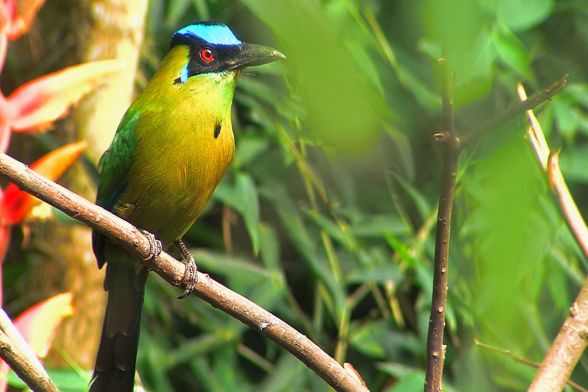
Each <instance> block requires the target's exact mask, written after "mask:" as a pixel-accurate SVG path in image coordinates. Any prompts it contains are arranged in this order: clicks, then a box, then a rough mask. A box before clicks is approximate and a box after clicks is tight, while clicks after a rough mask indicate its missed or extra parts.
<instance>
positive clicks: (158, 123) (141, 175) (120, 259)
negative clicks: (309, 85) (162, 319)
mask: <svg viewBox="0 0 588 392" xmlns="http://www.w3.org/2000/svg"><path fill="white" fill-rule="evenodd" d="M198 34H201V35H202V36H204V37H206V38H207V39H212V40H217V41H218V42H217V43H215V42H208V41H206V40H204V39H203V38H202V36H199V35H198ZM203 51H204V52H203ZM202 53H204V55H203V54H202ZM282 57H283V55H281V54H280V53H279V52H277V51H275V50H273V49H270V48H265V47H261V46H257V45H250V44H243V43H241V41H239V40H238V39H237V38H236V37H235V36H234V35H233V33H232V32H231V31H230V30H229V29H228V28H227V27H226V26H224V25H217V24H210V23H203V24H196V25H191V26H188V27H186V28H184V29H181V30H179V31H178V32H177V33H176V34H175V35H174V38H173V39H172V48H171V49H170V51H169V53H168V54H167V56H166V57H165V58H164V60H163V61H162V63H161V66H160V68H159V70H158V71H157V72H156V74H155V75H154V76H153V78H152V79H151V80H150V81H149V83H148V85H147V86H146V87H145V89H144V91H143V92H142V94H141V95H140V96H139V97H138V98H137V99H136V100H135V101H134V102H133V104H132V105H131V107H130V108H129V109H128V111H127V112H126V114H125V116H124V117H123V119H122V121H121V123H120V125H119V127H118V129H117V131H116V134H115V137H114V139H113V141H112V145H111V146H110V148H109V149H108V150H107V151H106V152H105V153H104V156H103V157H102V159H101V160H100V183H99V187H98V195H97V198H96V202H97V204H99V205H101V206H102V207H104V208H106V209H108V210H110V211H112V212H114V213H115V214H116V215H118V216H120V217H122V218H124V219H125V220H127V221H129V222H131V223H133V224H134V225H136V226H137V227H139V228H140V229H143V230H146V231H148V232H150V233H153V234H154V235H155V237H156V238H157V239H158V240H160V241H161V242H162V245H163V248H164V249H166V248H167V247H169V246H170V245H171V244H172V243H173V242H174V241H177V240H180V239H181V237H182V236H183V235H184V233H185V232H186V231H187V230H188V229H189V228H190V226H191V225H192V224H193V223H194V221H195V220H196V218H197V217H198V215H199V214H200V212H201V211H202V209H203V208H204V206H205V205H206V203H207V201H208V200H209V199H210V197H211V195H212V193H213V191H214V189H215V187H216V186H217V184H218V183H219V181H220V180H221V178H222V176H223V175H224V173H225V172H226V170H227V168H228V167H229V165H230V163H231V161H232V159H233V154H234V149H235V146H234V138H233V129H232V125H231V104H232V100H233V93H234V90H235V83H236V79H237V76H238V72H239V71H238V70H239V68H241V67H243V66H247V65H254V64H261V63H264V62H269V61H273V60H276V59H278V58H282ZM92 242H93V247H94V253H95V254H96V258H97V260H98V265H99V266H100V267H102V266H103V265H104V264H105V263H107V269H106V277H105V282H104V288H105V290H106V291H108V303H107V309H106V314H105V317H104V324H103V328H102V338H101V341H100V347H99V350H98V355H97V359H96V367H95V370H94V376H93V379H92V383H91V385H90V390H91V391H93V392H97V391H109V392H118V391H120V392H122V391H132V389H133V384H134V383H133V380H134V373H135V361H136V353H137V346H138V341H139V330H140V316H141V309H142V306H143V295H144V287H145V282H146V279H147V270H146V269H145V268H144V267H143V264H142V263H140V260H136V257H135V256H133V255H131V254H130V253H128V252H127V251H125V250H123V249H122V248H121V247H119V246H117V245H116V244H114V243H113V242H112V241H110V240H109V239H108V238H106V237H104V236H103V235H102V234H101V233H98V232H94V233H93V237H92Z"/></svg>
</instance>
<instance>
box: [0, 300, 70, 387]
mask: <svg viewBox="0 0 588 392" xmlns="http://www.w3.org/2000/svg"><path fill="white" fill-rule="evenodd" d="M0 357H1V358H2V359H3V360H4V361H6V363H8V365H9V366H10V368H11V369H12V370H13V371H14V372H15V373H16V374H17V375H18V376H19V377H20V378H21V380H23V381H24V382H25V384H27V385H28V386H29V387H30V388H31V389H32V390H33V391H40V392H58V391H59V390H58V389H57V387H56V386H55V384H53V381H51V379H50V378H49V375H48V374H47V372H46V371H45V369H44V368H43V365H41V362H40V361H39V359H38V358H37V356H36V355H35V353H34V352H33V351H32V350H31V348H30V347H29V345H28V344H27V343H26V342H25V340H24V338H23V337H22V336H21V334H20V333H19V332H18V330H17V329H16V327H15V326H14V325H13V324H12V321H10V318H9V317H8V316H7V315H6V313H5V312H4V310H2V309H0Z"/></svg>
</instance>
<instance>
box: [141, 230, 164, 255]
mask: <svg viewBox="0 0 588 392" xmlns="http://www.w3.org/2000/svg"><path fill="white" fill-rule="evenodd" d="M139 231H140V232H141V233H143V235H144V236H145V237H147V240H148V241H149V256H147V257H145V258H144V259H143V260H145V261H153V262H156V261H157V258H158V257H159V255H160V254H161V252H162V251H163V247H162V245H161V241H159V240H158V239H156V238H155V236H154V235H153V234H151V233H150V232H148V231H146V230H142V229H139Z"/></svg>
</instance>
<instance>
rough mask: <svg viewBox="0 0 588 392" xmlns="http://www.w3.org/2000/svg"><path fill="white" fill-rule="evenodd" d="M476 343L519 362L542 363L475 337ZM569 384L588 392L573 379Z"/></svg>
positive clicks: (587, 391) (528, 364) (537, 366)
mask: <svg viewBox="0 0 588 392" xmlns="http://www.w3.org/2000/svg"><path fill="white" fill-rule="evenodd" d="M474 344H475V345H476V346H478V347H482V348H485V349H487V350H490V351H494V352H496V353H499V354H504V355H506V356H508V357H510V358H511V359H512V360H513V361H515V362H518V363H521V364H523V365H527V366H532V367H534V368H539V366H541V364H540V363H537V362H533V361H530V360H528V359H527V358H524V357H521V356H519V355H517V354H515V353H513V352H512V351H510V350H504V349H502V348H498V347H494V346H491V345H489V344H485V343H482V342H480V341H478V340H477V339H474ZM567 384H568V385H569V386H570V387H572V388H574V389H577V390H578V391H580V392H588V389H586V388H584V387H583V386H581V385H580V384H578V383H575V382H574V381H572V380H568V381H567Z"/></svg>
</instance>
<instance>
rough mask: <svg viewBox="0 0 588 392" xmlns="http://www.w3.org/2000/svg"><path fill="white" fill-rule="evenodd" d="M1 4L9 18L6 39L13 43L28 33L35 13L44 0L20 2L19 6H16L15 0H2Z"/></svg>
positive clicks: (23, 0)
mask: <svg viewBox="0 0 588 392" xmlns="http://www.w3.org/2000/svg"><path fill="white" fill-rule="evenodd" d="M3 3H4V7H5V9H6V11H7V14H8V15H9V18H10V20H9V23H8V29H7V34H8V39H9V40H10V41H14V40H15V39H18V38H19V37H20V36H21V35H23V34H25V33H26V32H27V31H29V29H30V28H31V24H32V23H33V20H34V19H35V16H36V15H37V11H39V8H41V6H43V4H44V3H45V0H21V1H20V4H17V3H16V0H4V2H3Z"/></svg>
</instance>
